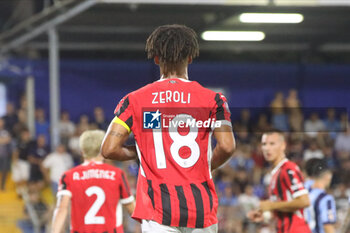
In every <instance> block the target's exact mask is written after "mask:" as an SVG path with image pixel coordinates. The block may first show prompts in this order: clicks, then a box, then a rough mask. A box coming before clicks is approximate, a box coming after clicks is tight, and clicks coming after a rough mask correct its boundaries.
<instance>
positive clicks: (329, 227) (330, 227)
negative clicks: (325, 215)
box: [323, 224, 335, 233]
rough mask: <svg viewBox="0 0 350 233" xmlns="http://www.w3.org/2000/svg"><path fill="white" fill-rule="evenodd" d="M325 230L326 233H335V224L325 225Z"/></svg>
mask: <svg viewBox="0 0 350 233" xmlns="http://www.w3.org/2000/svg"><path fill="white" fill-rule="evenodd" d="M323 229H324V232H325V233H335V227H334V224H325V225H323Z"/></svg>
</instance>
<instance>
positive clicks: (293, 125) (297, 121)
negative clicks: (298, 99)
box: [288, 108, 304, 133]
mask: <svg viewBox="0 0 350 233" xmlns="http://www.w3.org/2000/svg"><path fill="white" fill-rule="evenodd" d="M288 122H289V128H290V131H292V132H300V133H302V132H303V129H304V116H303V113H302V112H301V110H300V109H299V108H293V109H291V111H289V115H288Z"/></svg>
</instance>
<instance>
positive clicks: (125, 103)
mask: <svg viewBox="0 0 350 233" xmlns="http://www.w3.org/2000/svg"><path fill="white" fill-rule="evenodd" d="M131 105H132V103H131V102H130V94H129V95H126V96H125V97H124V98H123V99H121V100H120V102H119V103H118V105H117V107H116V108H115V110H114V114H115V117H114V119H113V120H112V122H113V123H116V124H120V125H122V126H124V128H125V129H127V130H128V132H129V133H130V131H131V129H132V125H133V111H132V106H131Z"/></svg>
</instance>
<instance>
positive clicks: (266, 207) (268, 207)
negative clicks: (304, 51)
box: [259, 194, 310, 212]
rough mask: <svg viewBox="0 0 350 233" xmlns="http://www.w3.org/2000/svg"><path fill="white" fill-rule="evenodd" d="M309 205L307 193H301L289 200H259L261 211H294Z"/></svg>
mask: <svg viewBox="0 0 350 233" xmlns="http://www.w3.org/2000/svg"><path fill="white" fill-rule="evenodd" d="M309 205H310V199H309V195H308V194H303V195H301V196H299V197H297V198H294V199H292V200H291V201H269V200H267V201H261V202H260V207H259V209H260V210H262V211H274V210H275V211H280V212H294V211H296V210H299V209H304V208H306V207H308V206H309Z"/></svg>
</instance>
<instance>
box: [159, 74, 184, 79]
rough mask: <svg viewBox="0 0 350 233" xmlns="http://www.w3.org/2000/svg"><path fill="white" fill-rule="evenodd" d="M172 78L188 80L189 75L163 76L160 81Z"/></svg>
mask: <svg viewBox="0 0 350 233" xmlns="http://www.w3.org/2000/svg"><path fill="white" fill-rule="evenodd" d="M171 78H182V79H186V80H188V76H187V74H182V75H177V74H170V75H164V74H162V75H161V77H160V79H171Z"/></svg>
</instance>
